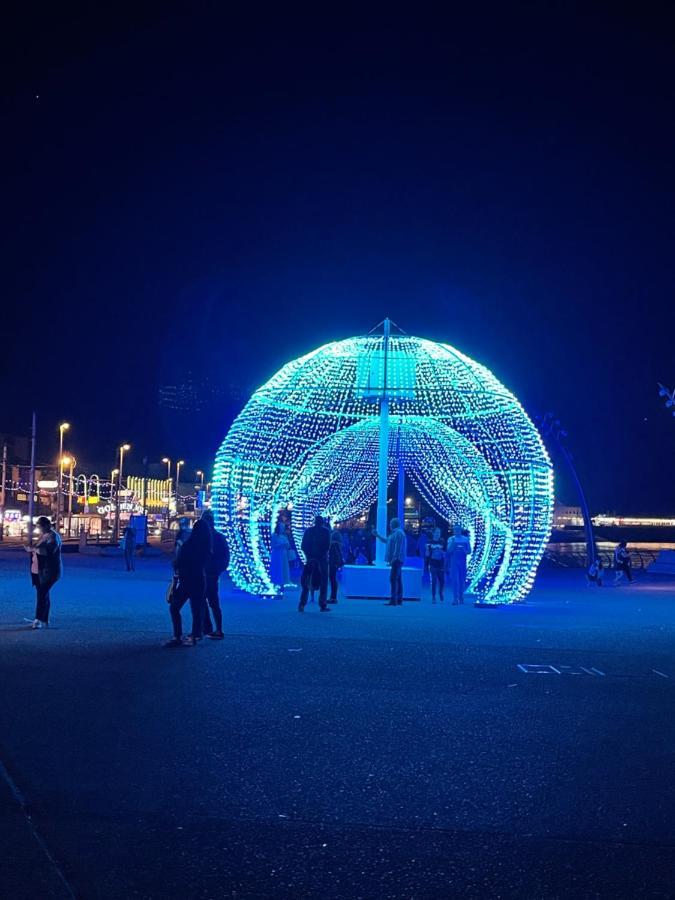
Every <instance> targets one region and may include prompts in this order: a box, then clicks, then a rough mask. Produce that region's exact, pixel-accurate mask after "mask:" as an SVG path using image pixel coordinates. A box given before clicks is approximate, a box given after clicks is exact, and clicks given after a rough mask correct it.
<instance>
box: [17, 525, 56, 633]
mask: <svg viewBox="0 0 675 900" xmlns="http://www.w3.org/2000/svg"><path fill="white" fill-rule="evenodd" d="M37 524H38V528H39V530H40V536H39V537H38V539H37V541H36V543H35V546H34V547H26V548H25V549H26V550H27V551H28V553H30V554H31V564H30V580H31V583H32V585H33V587H34V588H35V594H36V603H35V619H34V620H33V625H32V627H33V628H43V627H44V628H48V627H49V611H50V609H51V598H50V596H49V592H50V590H51V589H52V588H53V587H54V585H55V584H56V582H57V581H58V580H59V578H60V577H61V574H62V571H63V570H62V566H61V537H60V535H59V534H58V533H57V532H56V531H54V529H53V528H52V523H51V522H50V521H49V519H48V518H47V517H46V516H40V518H39V519H38V520H37Z"/></svg>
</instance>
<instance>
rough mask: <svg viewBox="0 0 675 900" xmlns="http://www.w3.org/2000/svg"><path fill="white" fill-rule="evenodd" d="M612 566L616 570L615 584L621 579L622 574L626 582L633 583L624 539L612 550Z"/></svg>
mask: <svg viewBox="0 0 675 900" xmlns="http://www.w3.org/2000/svg"><path fill="white" fill-rule="evenodd" d="M614 568H615V570H616V574H615V575H614V584H615V585H617V584H618V583H619V582H620V581H621V579H622V578H623V577H624V575H625V577H626V578H627V579H628V584H632V583H633V567H632V566H631V562H630V553H629V551H628V547H627V546H626V542H625V541H621V543H620V544H619V545H618V546H617V547H616V549H615V550H614Z"/></svg>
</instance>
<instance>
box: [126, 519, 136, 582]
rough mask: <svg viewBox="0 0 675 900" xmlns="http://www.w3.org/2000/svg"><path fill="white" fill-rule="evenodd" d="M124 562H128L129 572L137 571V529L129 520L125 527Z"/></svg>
mask: <svg viewBox="0 0 675 900" xmlns="http://www.w3.org/2000/svg"><path fill="white" fill-rule="evenodd" d="M123 539H124V562H125V563H126V564H127V572H135V571H136V566H135V562H134V560H135V556H136V529H135V528H134V526H133V525H132V524H131V522H129V524H128V525H127V527H126V528H125V529H124V536H123Z"/></svg>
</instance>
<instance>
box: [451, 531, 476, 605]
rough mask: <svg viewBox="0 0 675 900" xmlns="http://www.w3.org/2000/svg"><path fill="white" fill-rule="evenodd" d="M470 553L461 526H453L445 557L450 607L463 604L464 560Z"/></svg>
mask: <svg viewBox="0 0 675 900" xmlns="http://www.w3.org/2000/svg"><path fill="white" fill-rule="evenodd" d="M470 553H471V544H470V542H469V538H468V536H467V535H466V534H464V529H462V526H461V525H455V528H454V534H453V536H452V537H451V538H450V540H449V541H448V551H447V555H446V559H447V567H448V573H449V575H450V584H451V585H452V605H453V606H457V604H458V603H464V591H465V590H466V559H467V556H469V554H470Z"/></svg>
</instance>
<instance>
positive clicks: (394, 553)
mask: <svg viewBox="0 0 675 900" xmlns="http://www.w3.org/2000/svg"><path fill="white" fill-rule="evenodd" d="M375 537H376V538H377V539H378V540H380V541H383V542H384V543H386V545H387V548H386V550H385V553H384V559H385V562H386V563H387V564H388V565H389V566H390V567H391V570H390V572H389V584H390V585H391V599H390V600H389V602H388V603H387V604H386V605H387V606H401V604H402V603H403V573H402V569H403V564H404V563H405V546H406V540H405V532H404V531H403V529H402V528H401V523H400V521H399V520H398V519H392V520H391V522H390V523H389V536H388V537H386V538H385V537H382V535H381V534H378V533H377V531H376V532H375Z"/></svg>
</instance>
